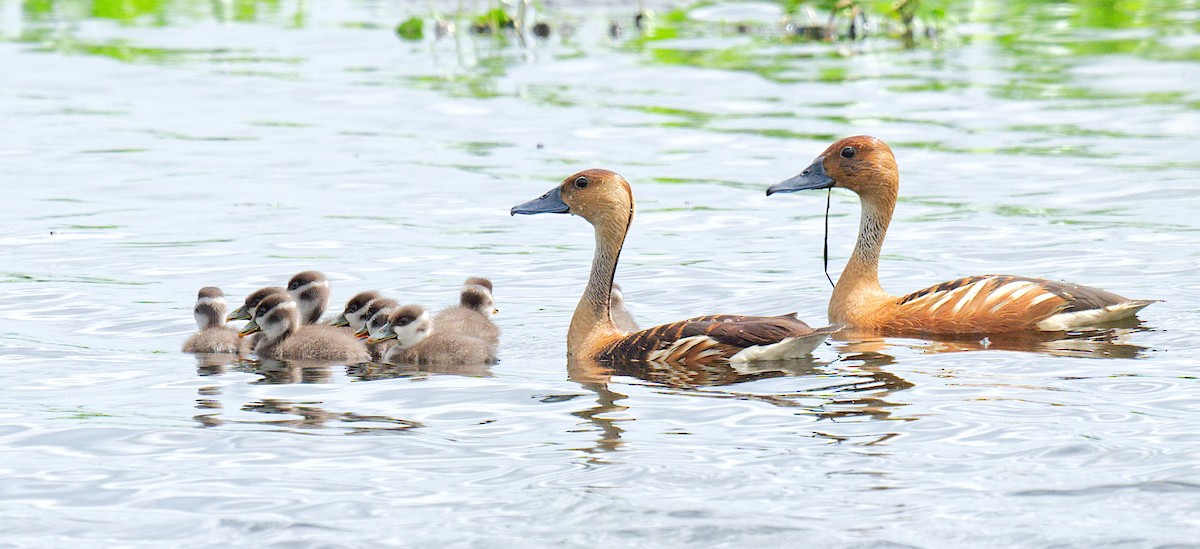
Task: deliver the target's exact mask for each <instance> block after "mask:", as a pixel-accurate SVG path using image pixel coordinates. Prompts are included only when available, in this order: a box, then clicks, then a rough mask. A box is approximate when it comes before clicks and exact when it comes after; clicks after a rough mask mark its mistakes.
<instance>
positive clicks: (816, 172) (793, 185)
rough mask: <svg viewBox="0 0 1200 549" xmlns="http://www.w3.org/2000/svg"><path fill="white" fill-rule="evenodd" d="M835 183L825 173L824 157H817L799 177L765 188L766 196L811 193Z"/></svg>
mask: <svg viewBox="0 0 1200 549" xmlns="http://www.w3.org/2000/svg"><path fill="white" fill-rule="evenodd" d="M835 183H836V182H835V181H834V180H833V178H832V177H829V174H826V173H825V157H824V156H820V157H817V159H816V160H813V163H812V164H810V165H809V166H808V167H807V168H804V171H802V172H800V174H799V175H797V176H795V177H793V178H791V179H786V180H784V181H780V182H779V183H776V184H774V185H771V186H770V187H768V188H767V196H771V195H773V194H775V193H794V192H796V191H811V190H815V189H828V188H830V187H832V186H834V184H835Z"/></svg>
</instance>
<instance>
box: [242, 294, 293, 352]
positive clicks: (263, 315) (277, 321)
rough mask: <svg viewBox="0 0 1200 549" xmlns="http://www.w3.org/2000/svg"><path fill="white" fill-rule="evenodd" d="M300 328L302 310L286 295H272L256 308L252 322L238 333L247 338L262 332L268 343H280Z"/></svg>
mask: <svg viewBox="0 0 1200 549" xmlns="http://www.w3.org/2000/svg"><path fill="white" fill-rule="evenodd" d="M299 326H300V308H299V307H298V306H297V305H296V302H295V301H292V298H291V297H289V296H288V295H287V294H286V293H277V294H271V295H269V296H267V297H265V298H263V300H262V301H260V302H259V304H258V306H257V307H255V308H254V315H253V317H252V318H251V319H250V322H249V323H247V324H246V326H244V327H243V328H242V330H241V331H239V332H238V335H239V336H241V337H246V336H248V335H250V334H253V333H255V332H262V333H263V334H264V335H265V336H266V340H267V341H279V340H281V339H283V338H284V337H287V335H288V334H291V333H292V332H293V331H295V329H296V328H297V327H299Z"/></svg>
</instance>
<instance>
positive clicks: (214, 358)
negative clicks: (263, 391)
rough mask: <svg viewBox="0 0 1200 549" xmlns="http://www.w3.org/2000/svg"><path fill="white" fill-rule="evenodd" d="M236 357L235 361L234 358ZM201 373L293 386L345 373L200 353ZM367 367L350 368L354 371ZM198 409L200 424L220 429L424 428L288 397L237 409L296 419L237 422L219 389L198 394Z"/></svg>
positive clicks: (325, 364) (318, 364)
mask: <svg viewBox="0 0 1200 549" xmlns="http://www.w3.org/2000/svg"><path fill="white" fill-rule="evenodd" d="M231 359H232V360H231ZM196 362H197V365H196V370H197V373H198V374H199V375H201V376H219V375H222V374H224V373H226V372H227V371H229V370H232V371H235V372H243V373H249V374H255V375H258V376H261V377H260V378H259V379H256V380H254V381H251V382H250V383H251V384H252V385H282V384H292V383H329V382H330V381H331V380H332V378H333V372H334V369H335V368H337V369H340V368H342V367H343V366H344V362H331V361H315V360H274V359H262V360H250V359H241V360H237V359H236V357H234V356H232V355H203V354H201V355H196ZM359 366H364V365H356V366H349V367H347V368H355V367H359ZM197 393H198V395H197V396H198V398H197V399H196V408H197V409H200V410H206V412H205V413H201V414H197V415H195V416H193V419H195V420H196V422H198V423H200V425H201V426H204V427H218V426H222V425H227V424H241V425H267V426H275V427H283V428H290V429H317V428H321V429H327V428H331V427H340V428H343V429H345V430H346V431H345V434H363V433H379V432H395V431H404V430H408V429H412V428H415V427H422V424H420V423H419V422H415V421H410V420H406V419H400V418H394V417H388V416H379V415H364V414H359V413H356V412H350V411H347V412H335V411H330V410H327V409H325V408H323V407H322V406H320V404H321V403H320V402H293V401H289V400H284V399H275V398H264V399H261V400H255V401H251V402H247V403H245V404H242V405H241V406H238V409H239V410H240V411H242V412H254V413H260V414H271V415H272V416H273V417H277V416H281V415H286V416H293V417H288V418H283V419H270V420H260V419H234V418H233V417H230V415H229V414H225V413H223V410H224V409H225V408H226V407H225V406H224V405H223V404H222V403H221V401H220V400H219V397H220V396H221V394H222V387H221V386H220V385H209V386H204V387H201V388H200V389H198V390H197Z"/></svg>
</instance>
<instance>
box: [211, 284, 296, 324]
mask: <svg viewBox="0 0 1200 549" xmlns="http://www.w3.org/2000/svg"><path fill="white" fill-rule="evenodd" d="M286 293H287V291H286V290H284V289H283V288H280V287H279V286H267V287H266V288H259V289H257V290H254V293H252V294H250V295H248V296H246V301H245V302H244V303H242V306H241V307H238V308H236V309H234V310H233V312H232V313H229V316H227V317H225V320H250V317H251V316H252V315H253V314H254V308H255V307H258V304H259V303H261V302H262V300H263V299H265V298H266V297H267V296H269V295H272V294H286Z"/></svg>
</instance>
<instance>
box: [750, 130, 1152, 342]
mask: <svg viewBox="0 0 1200 549" xmlns="http://www.w3.org/2000/svg"><path fill="white" fill-rule="evenodd" d="M831 187H843V188H846V189H850V190H851V191H854V193H855V194H857V195H858V197H859V199H860V200H861V201H862V223H861V224H860V226H859V227H860V228H859V233H858V242H857V243H855V245H854V253H853V254H852V255H851V256H850V261H849V262H848V263H847V264H846V268H845V269H843V270H842V275H841V276H840V277H839V278H838V281H837V284H836V285H835V286H834V289H833V296H832V297H831V298H830V299H829V320H830V321H831V322H836V323H840V324H844V325H846V326H848V327H853V328H858V329H861V330H868V331H875V332H882V333H896V334H921V333H926V334H985V333H1004V332H1015V331H1023V330H1041V331H1064V330H1071V329H1074V328H1078V327H1084V326H1095V325H1097V324H1102V323H1107V322H1113V321H1117V320H1121V319H1125V318H1130V317H1133V316H1134V315H1135V314H1137V312H1138V311H1140V310H1142V309H1143V308H1145V307H1146V306H1147V305H1150V304H1151V303H1153V302H1154V300H1144V299H1127V298H1124V297H1121V296H1119V295H1117V294H1114V293H1112V292H1107V291H1104V290H1101V289H1098V288H1091V287H1088V286H1080V285H1078V284H1071V283H1067V282H1057V281H1053V280H1046V279H1042V278H1030V277H1024V276H1011V275H982V276H970V277H966V278H960V279H957V280H951V281H949V282H944V283H942V284H938V285H936V286H931V287H929V288H925V289H923V290H917V291H915V292H913V293H910V294H907V295H903V296H894V295H891V294H889V293H887V292H886V291H884V290H883V287H882V286H880V284H879V253H880V250H881V249H882V248H883V238H884V235H886V234H887V229H888V225H889V224H890V223H891V220H892V212H893V211H894V210H895V208H896V198H897V196H898V195H899V191H900V172H899V170H898V169H897V167H896V157H895V155H893V154H892V149H891V148H889V147H888V146H887V144H886V143H884V142H883V141H880V140H879V139H876V138H874V137H870V136H866V135H860V136H855V137H848V138H846V139H843V140H841V141H838V142H836V143H834V144H833V145H830V146H829V148H827V149H825V152H823V153H821V155H820V156H818V157H817V159H816V160H814V161H813V162H812V164H811V165H809V166H808V167H807V168H805V169H804V171H802V172H800V174H799V175H797V176H795V177H792V178H791V179H788V180H786V181H783V182H781V183H776V184H775V185H772V186H771V187H770V188H768V189H767V196H770V195H772V194H775V193H789V192H796V191H803V190H810V189H828V188H831Z"/></svg>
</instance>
